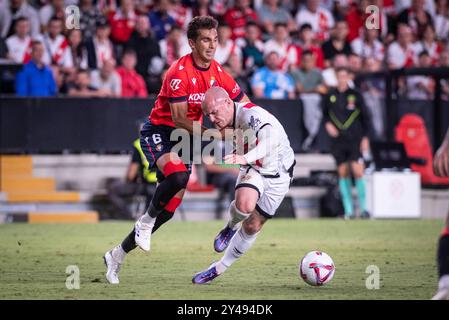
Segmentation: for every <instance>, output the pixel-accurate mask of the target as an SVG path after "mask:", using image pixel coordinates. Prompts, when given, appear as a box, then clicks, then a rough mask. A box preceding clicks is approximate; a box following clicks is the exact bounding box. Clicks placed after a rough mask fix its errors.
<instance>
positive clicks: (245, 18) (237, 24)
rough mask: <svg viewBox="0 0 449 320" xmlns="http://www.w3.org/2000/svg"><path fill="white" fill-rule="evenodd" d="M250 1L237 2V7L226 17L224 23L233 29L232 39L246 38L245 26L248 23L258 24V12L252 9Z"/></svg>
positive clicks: (230, 10) (227, 12)
mask: <svg viewBox="0 0 449 320" xmlns="http://www.w3.org/2000/svg"><path fill="white" fill-rule="evenodd" d="M249 5H250V0H240V1H237V2H236V4H235V6H234V7H233V8H231V9H229V10H228V11H226V13H225V15H224V21H225V22H226V23H227V24H228V25H229V26H230V27H231V29H232V35H231V39H232V40H235V39H239V38H243V37H244V36H245V26H246V24H247V23H248V22H256V23H257V22H258V20H259V19H258V17H257V14H256V12H255V11H254V10H253V9H251V7H250V6H249Z"/></svg>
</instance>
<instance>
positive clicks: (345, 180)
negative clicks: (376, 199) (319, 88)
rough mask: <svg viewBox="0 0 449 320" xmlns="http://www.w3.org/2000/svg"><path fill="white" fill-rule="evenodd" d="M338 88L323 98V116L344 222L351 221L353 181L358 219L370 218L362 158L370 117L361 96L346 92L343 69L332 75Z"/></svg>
mask: <svg viewBox="0 0 449 320" xmlns="http://www.w3.org/2000/svg"><path fill="white" fill-rule="evenodd" d="M335 73H336V77H337V82H338V84H337V87H336V88H333V89H331V90H330V91H329V92H328V94H327V95H326V96H325V97H324V98H323V100H322V101H323V102H322V103H323V116H324V118H323V119H324V121H325V122H324V123H325V127H326V131H327V132H328V134H329V135H330V137H331V153H332V155H333V156H334V158H335V161H336V162H337V167H338V177H339V180H338V183H339V188H340V193H341V196H342V201H343V207H344V210H345V212H344V214H345V218H347V219H350V218H354V217H355V215H354V208H353V205H352V192H351V190H352V179H351V177H350V173H351V171H352V174H353V176H354V178H355V186H356V189H357V196H358V199H359V205H360V210H361V217H364V218H367V217H369V213H368V211H367V208H366V197H365V181H364V178H363V172H364V169H365V165H364V161H363V157H362V154H363V153H365V152H368V150H369V141H368V131H369V123H370V121H369V114H368V110H367V108H366V106H365V103H364V100H363V97H362V95H361V94H360V93H359V92H358V91H357V90H354V89H351V88H349V86H348V81H349V80H350V72H349V70H348V69H346V68H338V69H336V71H335Z"/></svg>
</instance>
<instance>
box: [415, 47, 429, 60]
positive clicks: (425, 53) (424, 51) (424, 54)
mask: <svg viewBox="0 0 449 320" xmlns="http://www.w3.org/2000/svg"><path fill="white" fill-rule="evenodd" d="M424 56H430V55H429V52H428V51H427V50H426V49H424V50H423V51H421V52H420V53H419V55H418V57H419V58H421V57H424Z"/></svg>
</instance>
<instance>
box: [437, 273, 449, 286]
mask: <svg viewBox="0 0 449 320" xmlns="http://www.w3.org/2000/svg"><path fill="white" fill-rule="evenodd" d="M438 288H439V289H441V288H449V275H444V276H442V277H441V278H440V281H439V282H438Z"/></svg>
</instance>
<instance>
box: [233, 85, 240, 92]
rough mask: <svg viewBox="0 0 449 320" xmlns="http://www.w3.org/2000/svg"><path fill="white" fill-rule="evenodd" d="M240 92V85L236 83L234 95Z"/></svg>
mask: <svg viewBox="0 0 449 320" xmlns="http://www.w3.org/2000/svg"><path fill="white" fill-rule="evenodd" d="M239 90H240V87H239V85H238V84H237V83H236V84H235V87H234V89H232V93H237V91H239Z"/></svg>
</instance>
